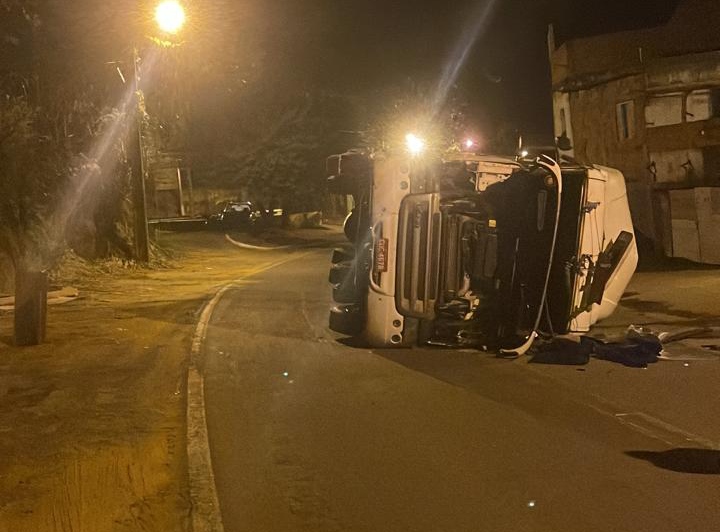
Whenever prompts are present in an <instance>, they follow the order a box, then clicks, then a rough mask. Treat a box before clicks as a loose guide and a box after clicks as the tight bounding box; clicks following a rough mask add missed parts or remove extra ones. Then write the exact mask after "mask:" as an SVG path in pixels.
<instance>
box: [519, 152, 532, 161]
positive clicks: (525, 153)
mask: <svg viewBox="0 0 720 532" xmlns="http://www.w3.org/2000/svg"><path fill="white" fill-rule="evenodd" d="M528 155H530V152H529V151H527V150H522V151H521V152H520V157H522V158H523V159H524V158H525V157H527V156H528Z"/></svg>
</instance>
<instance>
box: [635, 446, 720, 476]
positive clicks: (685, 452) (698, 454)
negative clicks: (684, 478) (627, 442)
mask: <svg viewBox="0 0 720 532" xmlns="http://www.w3.org/2000/svg"><path fill="white" fill-rule="evenodd" d="M625 454H627V455H628V456H632V457H633V458H637V459H639V460H645V461H647V462H650V463H651V464H653V465H654V466H656V467H659V468H661V469H667V470H669V471H676V472H678V473H693V474H697V475H720V451H715V450H712V449H690V448H678V449H670V450H668V451H628V452H626V453H625Z"/></svg>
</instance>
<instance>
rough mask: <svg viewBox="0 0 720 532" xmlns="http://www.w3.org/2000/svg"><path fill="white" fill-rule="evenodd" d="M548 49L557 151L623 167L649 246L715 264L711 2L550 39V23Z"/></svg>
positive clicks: (716, 143) (716, 37) (714, 14)
mask: <svg viewBox="0 0 720 532" xmlns="http://www.w3.org/2000/svg"><path fill="white" fill-rule="evenodd" d="M548 47H549V54H550V64H551V68H552V83H553V114H554V129H555V135H556V136H558V137H561V136H566V137H567V138H568V139H569V140H570V146H571V149H569V150H567V151H565V152H563V154H564V155H566V156H568V157H572V158H574V159H576V160H578V161H579V162H581V163H593V164H601V165H607V166H612V167H615V168H619V169H620V170H622V171H623V173H624V174H625V177H626V179H627V182H628V193H629V197H630V203H631V209H632V213H633V222H634V224H635V227H636V230H637V232H638V233H639V234H640V235H642V236H644V237H646V238H647V239H648V240H649V241H651V242H652V244H653V247H654V248H655V250H657V251H659V252H662V253H664V254H665V255H668V256H680V257H685V258H689V259H691V260H696V261H699V262H711V263H720V2H719V1H717V0H685V1H684V2H681V3H680V5H679V6H678V8H677V10H676V12H675V14H674V15H673V17H672V18H671V19H670V20H669V21H668V22H667V23H666V24H664V25H662V26H659V27H655V28H647V29H641V30H634V31H625V32H619V33H614V34H608V35H600V36H595V37H590V38H585V39H575V40H570V41H567V42H565V43H562V44H560V45H557V44H556V43H555V42H554V37H553V30H552V27H551V28H550V32H549V35H548ZM715 227H717V229H715ZM715 242H718V243H719V244H715Z"/></svg>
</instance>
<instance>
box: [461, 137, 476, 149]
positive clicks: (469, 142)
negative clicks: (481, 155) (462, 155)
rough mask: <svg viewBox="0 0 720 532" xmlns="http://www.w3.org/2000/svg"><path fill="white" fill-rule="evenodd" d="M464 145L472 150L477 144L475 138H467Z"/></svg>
mask: <svg viewBox="0 0 720 532" xmlns="http://www.w3.org/2000/svg"><path fill="white" fill-rule="evenodd" d="M463 145H464V146H465V149H466V150H470V149H472V148H473V147H474V146H475V141H474V140H473V139H465V142H463Z"/></svg>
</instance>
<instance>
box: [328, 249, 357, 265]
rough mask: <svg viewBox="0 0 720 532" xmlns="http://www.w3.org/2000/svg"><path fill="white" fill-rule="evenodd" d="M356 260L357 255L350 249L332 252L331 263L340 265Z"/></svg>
mask: <svg viewBox="0 0 720 532" xmlns="http://www.w3.org/2000/svg"><path fill="white" fill-rule="evenodd" d="M354 258H355V253H354V250H353V249H352V248H350V249H342V248H335V249H333V252H332V258H331V259H330V262H332V263H333V264H339V263H340V262H351V261H352V260H353V259H354Z"/></svg>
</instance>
